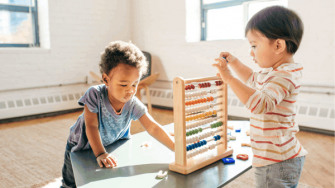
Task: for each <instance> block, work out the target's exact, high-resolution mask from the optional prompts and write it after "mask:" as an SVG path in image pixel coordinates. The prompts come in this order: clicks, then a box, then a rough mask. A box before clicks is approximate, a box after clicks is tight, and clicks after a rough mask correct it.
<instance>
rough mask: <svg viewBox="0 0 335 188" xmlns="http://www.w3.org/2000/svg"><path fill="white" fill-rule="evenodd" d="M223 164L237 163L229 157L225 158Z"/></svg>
mask: <svg viewBox="0 0 335 188" xmlns="http://www.w3.org/2000/svg"><path fill="white" fill-rule="evenodd" d="M222 162H223V164H232V163H235V159H233V158H229V157H227V158H223V159H222Z"/></svg>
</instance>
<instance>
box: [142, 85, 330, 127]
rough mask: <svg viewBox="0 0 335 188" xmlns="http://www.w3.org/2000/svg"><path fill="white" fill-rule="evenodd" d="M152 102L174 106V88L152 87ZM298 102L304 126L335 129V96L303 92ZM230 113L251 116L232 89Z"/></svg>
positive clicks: (298, 119)
mask: <svg viewBox="0 0 335 188" xmlns="http://www.w3.org/2000/svg"><path fill="white" fill-rule="evenodd" d="M145 94H146V93H145V92H144V90H143V91H142V92H141V95H142V101H143V103H147V100H146V95H145ZM150 96H151V103H152V105H155V106H161V107H167V108H173V91H172V89H161V88H150ZM300 96H301V99H300V100H299V101H298V102H297V116H296V120H297V122H298V124H299V125H301V126H304V127H310V128H316V129H322V130H330V131H335V109H334V103H335V101H334V96H333V95H322V96H318V95H316V94H314V95H308V94H304V93H301V94H300ZM228 115H229V116H236V117H243V118H249V117H250V113H249V112H248V111H247V110H246V108H245V107H244V105H243V104H242V103H241V102H240V101H239V100H238V98H237V97H236V96H235V94H233V93H232V92H231V91H230V89H229V90H228Z"/></svg>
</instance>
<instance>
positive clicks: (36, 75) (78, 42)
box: [0, 0, 131, 91]
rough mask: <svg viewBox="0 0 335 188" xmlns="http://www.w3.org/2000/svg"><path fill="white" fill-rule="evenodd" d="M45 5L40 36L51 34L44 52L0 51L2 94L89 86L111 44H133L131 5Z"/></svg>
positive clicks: (75, 1) (104, 1) (100, 0)
mask: <svg viewBox="0 0 335 188" xmlns="http://www.w3.org/2000/svg"><path fill="white" fill-rule="evenodd" d="M41 1H43V3H44V4H45V2H46V0H41ZM47 2H48V5H47V7H43V6H41V7H40V8H41V9H42V10H40V16H43V18H41V23H40V27H41V31H42V32H41V35H42V37H43V35H48V32H49V34H50V35H49V36H44V38H42V39H41V41H42V42H43V44H42V45H43V47H44V48H42V49H41V48H39V49H3V48H1V49H0V62H1V68H0V91H5V90H13V89H22V88H34V87H43V86H53V85H61V84H72V83H81V82H85V80H86V76H87V75H88V72H89V71H90V70H92V71H95V72H98V62H99V58H100V52H101V51H102V50H103V49H104V47H105V46H106V45H107V44H108V42H110V41H113V40H126V41H129V40H130V36H131V31H130V21H129V19H130V15H131V14H130V11H129V7H130V6H129V1H128V0H122V1H119V0H94V1H93V0H49V1H47ZM45 20H47V21H45Z"/></svg>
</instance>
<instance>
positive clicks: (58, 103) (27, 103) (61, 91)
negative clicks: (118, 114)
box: [0, 84, 90, 119]
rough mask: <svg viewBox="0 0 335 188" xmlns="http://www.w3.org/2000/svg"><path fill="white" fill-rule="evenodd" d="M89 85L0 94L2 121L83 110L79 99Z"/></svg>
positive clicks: (0, 116) (0, 115)
mask: <svg viewBox="0 0 335 188" xmlns="http://www.w3.org/2000/svg"><path fill="white" fill-rule="evenodd" d="M89 87H90V85H88V84H74V85H65V86H64V85H63V86H57V87H46V88H35V89H25V90H15V91H5V92H0V119H8V118H15V117H22V116H29V115H36V114H44V113H48V112H57V111H64V110H70V109H76V108H81V106H79V105H78V103H77V101H78V99H79V98H80V97H81V96H82V95H83V94H84V93H85V91H86V90H87V89H88V88H89Z"/></svg>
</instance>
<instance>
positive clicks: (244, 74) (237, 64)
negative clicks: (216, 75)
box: [220, 52, 253, 83]
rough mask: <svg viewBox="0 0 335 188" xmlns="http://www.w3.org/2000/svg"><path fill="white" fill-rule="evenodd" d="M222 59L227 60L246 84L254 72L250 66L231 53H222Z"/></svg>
mask: <svg viewBox="0 0 335 188" xmlns="http://www.w3.org/2000/svg"><path fill="white" fill-rule="evenodd" d="M220 57H224V58H226V60H227V61H228V65H229V66H230V67H231V68H232V69H233V70H234V72H235V73H236V74H237V76H238V77H239V78H240V79H241V80H242V81H243V82H244V83H246V82H247V80H248V79H249V77H250V76H251V75H252V73H253V71H252V69H251V68H249V67H248V66H246V65H244V64H243V63H242V62H241V61H240V60H239V59H237V58H236V57H234V56H233V55H231V54H230V53H229V52H221V53H220Z"/></svg>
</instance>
